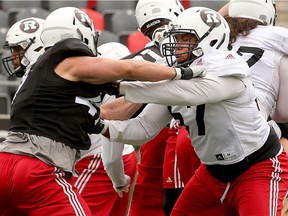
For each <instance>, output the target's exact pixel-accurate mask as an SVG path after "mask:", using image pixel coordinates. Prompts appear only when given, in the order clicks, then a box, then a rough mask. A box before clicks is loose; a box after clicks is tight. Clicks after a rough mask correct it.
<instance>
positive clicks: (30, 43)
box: [2, 17, 44, 77]
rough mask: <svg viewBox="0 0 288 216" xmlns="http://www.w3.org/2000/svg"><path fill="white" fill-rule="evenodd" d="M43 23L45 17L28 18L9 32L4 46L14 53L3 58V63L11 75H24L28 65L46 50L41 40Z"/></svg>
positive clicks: (12, 27)
mask: <svg viewBox="0 0 288 216" xmlns="http://www.w3.org/2000/svg"><path fill="white" fill-rule="evenodd" d="M43 23H44V20H43V19H39V18H33V17H32V18H27V19H23V20H20V21H18V22H17V23H15V24H14V25H13V26H11V28H10V29H9V31H8V32H7V35H6V42H5V44H4V45H3V48H4V49H8V50H10V51H11V54H12V55H10V56H7V57H5V58H2V63H3V65H4V68H5V69H6V71H7V72H8V74H9V75H16V76H18V77H22V76H23V75H24V74H25V72H26V69H27V67H28V66H29V65H31V63H33V62H34V61H36V60H37V58H38V57H39V56H40V55H41V54H42V53H43V52H44V49H43V44H42V42H41V40H40V34H41V31H42V28H43ZM17 59H19V60H18V61H17Z"/></svg>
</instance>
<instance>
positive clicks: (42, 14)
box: [10, 8, 50, 25]
mask: <svg viewBox="0 0 288 216" xmlns="http://www.w3.org/2000/svg"><path fill="white" fill-rule="evenodd" d="M49 14H50V11H48V10H45V9H43V8H23V9H22V10H20V11H19V12H17V13H16V14H15V16H14V17H12V16H11V17H10V19H11V24H12V25H13V24H14V23H16V22H17V21H19V20H22V19H25V18H30V17H35V18H42V19H46V17H47V16H48V15H49Z"/></svg>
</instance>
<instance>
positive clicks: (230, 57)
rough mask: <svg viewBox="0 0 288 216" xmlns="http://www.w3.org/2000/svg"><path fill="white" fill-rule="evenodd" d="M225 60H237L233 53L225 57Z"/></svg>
mask: <svg viewBox="0 0 288 216" xmlns="http://www.w3.org/2000/svg"><path fill="white" fill-rule="evenodd" d="M225 59H235V57H234V56H233V55H232V54H231V53H229V54H228V55H227V56H226V57H225Z"/></svg>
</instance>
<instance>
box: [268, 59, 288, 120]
mask: <svg viewBox="0 0 288 216" xmlns="http://www.w3.org/2000/svg"><path fill="white" fill-rule="evenodd" d="M287 80H288V56H283V57H282V59H281V62H280V66H279V81H280V83H279V94H278V99H277V102H276V106H275V108H274V109H273V112H272V114H271V118H272V119H273V120H274V121H276V122H288V109H287V106H288V100H287V99H288V85H287Z"/></svg>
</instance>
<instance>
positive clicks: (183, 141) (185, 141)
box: [176, 126, 201, 185]
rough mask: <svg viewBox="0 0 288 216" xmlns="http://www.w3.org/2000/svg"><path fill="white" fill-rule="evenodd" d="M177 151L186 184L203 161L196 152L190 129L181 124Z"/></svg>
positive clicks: (182, 177)
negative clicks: (189, 132) (190, 136)
mask: <svg viewBox="0 0 288 216" xmlns="http://www.w3.org/2000/svg"><path fill="white" fill-rule="evenodd" d="M176 153H177V156H178V160H177V163H178V167H179V171H180V175H181V179H182V181H183V183H184V185H186V184H187V182H188V181H189V180H190V178H191V177H192V176H193V175H194V172H195V170H196V169H198V167H199V166H200V163H201V162H200V159H199V158H198V156H197V155H196V153H195V150H194V148H193V146H192V143H191V139H190V138H189V134H188V131H187V130H186V128H185V127H184V126H181V127H180V129H179V132H178V137H177V143H176Z"/></svg>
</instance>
